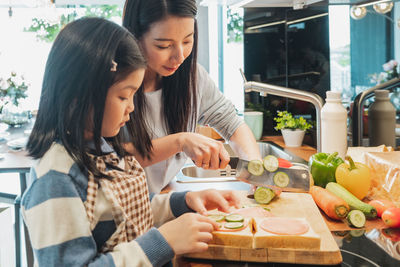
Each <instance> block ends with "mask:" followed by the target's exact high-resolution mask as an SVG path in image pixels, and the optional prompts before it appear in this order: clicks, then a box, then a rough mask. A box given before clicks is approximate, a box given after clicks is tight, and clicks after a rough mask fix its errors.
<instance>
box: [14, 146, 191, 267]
mask: <svg viewBox="0 0 400 267" xmlns="http://www.w3.org/2000/svg"><path fill="white" fill-rule="evenodd" d="M102 151H103V152H104V153H110V152H112V151H113V150H112V147H110V146H109V145H108V144H107V143H106V142H105V141H103V142H102ZM30 179H31V184H30V186H29V188H28V189H27V190H26V191H25V193H24V194H23V197H22V215H23V217H24V221H25V223H26V225H27V227H28V231H29V236H30V240H31V242H32V247H33V250H34V255H35V265H39V266H162V265H164V264H166V263H168V262H169V261H170V260H171V259H172V258H173V257H174V252H173V250H172V248H171V247H170V246H169V244H168V243H167V241H166V240H165V239H164V237H163V236H162V235H161V233H160V232H159V231H158V230H157V228H156V227H158V226H160V225H161V224H163V223H164V222H166V221H169V220H171V219H174V218H176V217H178V216H180V215H181V214H183V213H185V212H189V211H190V209H189V208H188V207H187V205H186V201H185V196H186V192H174V193H172V192H171V193H169V194H158V195H150V201H151V203H150V204H151V209H152V212H153V216H154V224H155V227H153V228H151V229H150V230H149V231H148V232H146V233H145V234H143V235H142V236H139V237H138V238H136V239H134V240H132V241H131V242H126V243H120V244H118V245H117V246H115V247H114V249H113V250H112V251H111V252H108V253H100V252H99V249H100V248H101V247H102V245H103V244H104V243H105V242H106V241H107V240H108V239H109V238H110V237H111V235H112V234H113V233H114V232H115V230H116V225H115V223H114V220H113V216H112V210H111V208H112V207H111V205H110V203H109V202H108V201H107V200H106V198H105V196H104V192H103V191H102V190H101V189H100V190H99V193H98V196H97V200H96V206H95V210H94V215H95V216H97V218H98V223H97V225H96V226H95V227H94V229H93V230H90V223H89V220H88V217H87V214H86V210H85V207H84V202H85V200H86V197H87V186H88V178H87V174H85V173H83V172H82V171H80V169H79V167H78V166H77V164H76V163H75V162H74V161H73V159H72V158H71V157H70V155H69V154H68V152H67V151H66V150H65V148H64V147H63V146H62V145H60V144H57V143H55V144H53V145H52V146H51V148H50V149H49V150H48V151H47V152H46V153H45V155H44V156H43V157H42V158H41V159H39V160H38V161H37V162H36V164H35V166H34V167H32V169H31V173H30Z"/></svg>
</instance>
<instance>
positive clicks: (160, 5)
mask: <svg viewBox="0 0 400 267" xmlns="http://www.w3.org/2000/svg"><path fill="white" fill-rule="evenodd" d="M196 15H197V6H196V1H195V0H127V1H126V2H125V7H124V14H123V18H122V20H123V26H124V27H126V28H127V29H128V30H129V31H130V32H131V33H133V35H135V37H136V38H137V39H138V40H140V39H141V38H142V36H143V34H145V33H146V32H147V31H148V30H149V29H150V27H151V25H152V24H153V23H155V22H158V21H160V20H163V19H165V18H166V17H167V16H176V17H189V18H193V19H195V29H194V36H193V37H194V42H193V49H192V52H191V54H190V55H189V56H188V57H187V58H186V59H185V61H184V62H183V63H182V65H181V66H180V67H179V68H178V70H176V72H175V73H174V74H173V75H171V76H168V77H163V78H162V88H163V90H162V102H163V111H164V116H165V120H166V121H165V124H166V126H167V130H168V133H169V134H173V133H178V132H184V131H188V130H190V129H192V128H193V127H194V126H195V125H196V118H197V115H196V114H197V101H196V98H197V97H196V90H197V89H196V71H197V35H198V31H197V22H196ZM142 87H143V86H142ZM135 107H136V110H135V112H134V113H131V121H130V122H129V123H128V124H127V126H128V129H130V131H131V132H132V131H134V133H135V134H132V138H133V144H134V146H135V148H136V150H137V151H138V152H139V153H141V154H142V156H147V157H149V155H150V154H146V153H145V152H146V151H150V149H151V146H150V147H146V144H145V143H143V142H142V140H141V137H140V136H142V135H143V134H146V133H148V132H150V130H149V129H147V128H148V127H147V125H146V124H145V120H144V117H145V116H144V114H145V111H146V102H145V97H144V92H143V88H141V89H140V90H139V91H138V92H137V93H136V95H135ZM137 124H141V126H142V127H140V128H137V129H133V128H134V127H133V126H134V125H135V126H136V125H137ZM138 129H142V130H143V129H145V130H144V131H145V132H142V133H139V132H138ZM146 129H147V130H146Z"/></svg>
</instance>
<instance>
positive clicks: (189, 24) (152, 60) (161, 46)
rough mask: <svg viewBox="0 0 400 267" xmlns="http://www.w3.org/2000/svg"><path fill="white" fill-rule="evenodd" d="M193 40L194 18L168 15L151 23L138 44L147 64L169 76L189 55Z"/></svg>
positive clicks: (157, 71) (159, 72)
mask: <svg viewBox="0 0 400 267" xmlns="http://www.w3.org/2000/svg"><path fill="white" fill-rule="evenodd" d="M193 41H194V19H193V18H189V17H175V16H168V17H167V18H166V19H163V20H160V21H158V22H155V23H153V24H152V25H151V26H150V29H149V30H148V31H147V32H146V33H145V34H144V35H143V36H142V38H141V40H140V44H141V46H142V49H143V53H144V55H145V57H146V59H147V66H148V68H150V69H151V70H153V71H154V72H156V73H157V74H159V75H161V76H170V75H172V74H174V72H175V71H176V70H177V69H178V68H179V66H180V65H181V64H182V63H183V61H184V60H185V59H186V58H187V57H188V56H189V55H190V53H191V52H192V48H193Z"/></svg>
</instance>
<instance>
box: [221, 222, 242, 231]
mask: <svg viewBox="0 0 400 267" xmlns="http://www.w3.org/2000/svg"><path fill="white" fill-rule="evenodd" d="M224 227H225V228H228V229H238V228H242V227H244V224H243V223H242V222H227V223H225V224H224Z"/></svg>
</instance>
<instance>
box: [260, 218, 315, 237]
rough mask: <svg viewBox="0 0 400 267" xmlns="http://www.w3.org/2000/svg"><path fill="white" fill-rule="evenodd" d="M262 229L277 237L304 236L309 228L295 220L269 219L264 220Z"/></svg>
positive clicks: (302, 222) (261, 225)
mask: <svg viewBox="0 0 400 267" xmlns="http://www.w3.org/2000/svg"><path fill="white" fill-rule="evenodd" d="M260 227H261V228H262V229H263V230H264V231H267V232H270V233H273V234H276V235H302V234H305V233H307V232H308V230H309V226H308V224H306V223H305V222H304V221H302V220H299V219H294V218H283V217H269V218H266V219H264V220H263V221H262V222H261V224H260Z"/></svg>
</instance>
